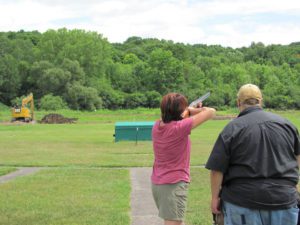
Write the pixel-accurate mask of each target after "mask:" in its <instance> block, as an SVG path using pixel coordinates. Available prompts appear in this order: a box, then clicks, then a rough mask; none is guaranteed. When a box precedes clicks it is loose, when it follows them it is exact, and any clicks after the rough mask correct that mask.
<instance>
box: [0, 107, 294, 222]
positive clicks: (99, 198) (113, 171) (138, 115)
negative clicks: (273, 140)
mask: <svg viewBox="0 0 300 225" xmlns="http://www.w3.org/2000/svg"><path fill="white" fill-rule="evenodd" d="M59 113H60V114H62V115H64V116H66V117H76V118H79V120H78V122H77V123H76V124H59V125H49V124H39V123H37V124H28V125H10V124H8V123H3V124H0V134H1V136H0V144H1V145H0V165H1V167H0V175H3V174H5V173H8V172H10V171H13V170H15V167H22V166H39V167H45V168H44V169H42V170H41V171H39V172H37V173H35V174H32V175H29V176H24V177H19V178H17V179H15V180H13V181H10V182H8V183H5V184H0V224H1V225H2V224H5V225H6V224H7V225H10V224H26V225H27V224H28V225H34V224H53V225H56V224H66V225H69V224H70V225H71V224H91V225H92V224H103V225H104V224H116V225H119V224H120V225H121V224H122V225H129V224H130V200H129V199H130V189H131V187H130V179H129V170H128V168H127V167H141V166H152V162H153V153H152V143H151V142H150V141H146V142H142V141H141V142H138V144H137V145H136V144H135V142H118V143H114V138H113V134H114V123H115V122H117V121H154V120H156V119H157V118H159V111H158V110H146V109H137V110H120V111H98V112H91V113H88V112H76V111H60V112H59ZM278 113H280V114H282V115H283V116H284V117H286V118H288V119H290V120H291V121H292V122H293V123H294V124H295V125H296V126H297V127H298V128H299V129H300V112H299V111H290V112H278ZM45 114H47V112H38V113H37V118H38V120H40V119H41V118H42V116H43V115H45ZM7 120H9V114H7V113H6V112H0V121H2V122H3V121H4V122H5V121H7ZM228 122H229V120H212V121H209V122H207V123H205V124H204V125H202V126H200V127H198V128H196V129H195V130H193V131H192V135H191V139H192V155H191V164H192V165H194V166H198V165H204V164H205V162H206V160H207V158H208V156H209V153H210V151H211V148H212V146H213V143H214V141H215V140H216V138H217V136H218V134H219V132H220V131H221V130H222V129H223V127H224V126H225V125H226V124H227V123H228ZM116 167H117V168H116ZM119 167H120V168H119ZM191 174H192V183H191V186H190V191H189V203H188V212H187V224H188V225H196V224H197V225H202V224H210V223H211V214H210V211H209V200H210V186H209V172H208V171H206V170H205V169H203V168H193V169H192V172H191ZM141 200H142V199H141Z"/></svg>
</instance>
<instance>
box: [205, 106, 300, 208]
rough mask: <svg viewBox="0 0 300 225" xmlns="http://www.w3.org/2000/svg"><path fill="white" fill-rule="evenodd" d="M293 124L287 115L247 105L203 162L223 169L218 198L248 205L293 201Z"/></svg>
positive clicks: (297, 143)
mask: <svg viewBox="0 0 300 225" xmlns="http://www.w3.org/2000/svg"><path fill="white" fill-rule="evenodd" d="M298 155H300V140H299V133H298V131H297V128H296V127H295V126H294V125H293V124H291V123H290V122H289V121H288V120H286V119H284V118H282V117H280V116H278V115H275V114H273V113H269V112H265V111H263V110H262V109H261V108H260V107H257V106H255V107H250V108H247V109H245V110H244V111H243V112H241V113H240V115H239V116H238V118H236V119H234V120H233V121H231V122H230V123H229V124H228V125H227V126H226V127H225V128H224V130H223V131H222V132H221V133H220V135H219V137H218V139H217V141H216V143H215V145H214V148H213V150H212V153H211V155H210V157H209V159H208V162H207V164H206V168H207V169H210V170H216V171H220V172H222V173H223V174H224V178H223V184H222V191H221V198H222V199H223V200H225V201H228V202H231V203H233V204H237V205H240V206H242V207H246V208H254V209H269V210H272V209H285V208H290V207H292V206H294V205H296V203H297V190H296V184H297V183H298V163H297V156H298Z"/></svg>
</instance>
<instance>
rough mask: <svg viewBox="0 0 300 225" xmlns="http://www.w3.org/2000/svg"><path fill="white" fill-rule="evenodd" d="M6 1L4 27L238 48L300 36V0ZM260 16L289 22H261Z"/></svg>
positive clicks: (0, 16) (1, 10)
mask: <svg viewBox="0 0 300 225" xmlns="http://www.w3.org/2000/svg"><path fill="white" fill-rule="evenodd" d="M0 5H1V7H0V30H1V31H8V30H20V29H24V30H39V31H41V32H43V31H46V30H47V29H57V28H61V27H67V28H69V29H73V28H78V29H84V30H91V31H97V32H99V33H101V34H103V36H104V37H107V38H108V40H109V41H110V42H122V41H124V40H126V39H127V38H128V37H130V36H141V37H153V38H159V39H167V40H173V41H175V42H183V43H192V44H193V43H204V44H221V45H224V46H232V47H240V46H248V45H250V43H251V42H252V41H255V42H258V41H262V42H264V43H266V44H271V43H282V44H288V43H290V42H291V41H299V40H297V37H300V35H299V28H298V26H297V25H296V24H298V21H297V19H299V15H300V1H298V0H285V1H281V0H251V1H249V0H198V1H189V0H165V1H161V0H151V1H147V0H127V1H122V0H98V1H97V0H89V1H83V0H72V1H71V0H64V1H60V0H39V1H38V0H19V1H17V0H11V1H4V0H0ZM258 14H259V15H274V16H276V15H279V14H280V16H282V17H283V19H284V17H285V16H288V17H289V20H287V21H288V22H287V21H285V22H284V20H283V22H282V23H280V24H278V23H275V22H272V18H271V17H270V18H269V19H268V22H266V21H259V22H257V21H255V17H256V15H258ZM81 18H83V19H81ZM235 18H239V20H238V21H236V20H235ZM293 18H295V21H293ZM250 26H251V29H248V30H247V29H246V28H247V27H250Z"/></svg>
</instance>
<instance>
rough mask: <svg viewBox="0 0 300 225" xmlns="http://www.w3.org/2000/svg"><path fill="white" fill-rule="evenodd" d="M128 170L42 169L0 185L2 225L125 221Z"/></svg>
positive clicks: (101, 224)
mask: <svg viewBox="0 0 300 225" xmlns="http://www.w3.org/2000/svg"><path fill="white" fill-rule="evenodd" d="M129 195H130V185H129V173H128V171H127V170H99V169H44V170H42V171H40V172H38V173H36V174H34V175H29V176H25V177H19V178H16V179H15V180H14V181H11V182H8V183H5V184H2V185H0V224H1V225H20V224H24V225H36V224H43V225H52V224H53V225H54V224H55V225H85V224H86V225H88V224H97V225H107V224H113V225H126V224H129V223H130V218H129V213H130V205H129V198H130V197H129Z"/></svg>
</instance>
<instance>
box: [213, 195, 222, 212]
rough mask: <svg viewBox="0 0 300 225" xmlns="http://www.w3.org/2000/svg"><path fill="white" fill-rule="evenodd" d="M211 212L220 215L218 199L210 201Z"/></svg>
mask: <svg viewBox="0 0 300 225" xmlns="http://www.w3.org/2000/svg"><path fill="white" fill-rule="evenodd" d="M211 211H212V213H214V214H220V213H221V211H220V198H214V199H212V200H211Z"/></svg>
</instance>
